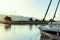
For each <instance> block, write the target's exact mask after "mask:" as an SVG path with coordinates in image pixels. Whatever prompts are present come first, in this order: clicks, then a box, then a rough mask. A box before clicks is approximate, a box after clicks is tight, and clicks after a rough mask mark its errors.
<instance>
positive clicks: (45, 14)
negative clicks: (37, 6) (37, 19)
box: [43, 0, 52, 20]
mask: <svg viewBox="0 0 60 40" xmlns="http://www.w3.org/2000/svg"><path fill="white" fill-rule="evenodd" d="M51 2H52V0H50V3H49V5H48V8H47V11H46V13H45V16H44V18H43V20H45V17H46V15H47V13H48V10H49V8H50V5H51Z"/></svg>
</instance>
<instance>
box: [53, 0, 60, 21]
mask: <svg viewBox="0 0 60 40" xmlns="http://www.w3.org/2000/svg"><path fill="white" fill-rule="evenodd" d="M59 3H60V0H59V1H58V4H57V7H56V10H55V13H54V16H53V20H54V18H55V16H56V12H57V9H58V6H59Z"/></svg>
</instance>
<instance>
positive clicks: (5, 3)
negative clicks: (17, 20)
mask: <svg viewBox="0 0 60 40" xmlns="http://www.w3.org/2000/svg"><path fill="white" fill-rule="evenodd" d="M49 2H50V0H0V14H7V15H22V16H29V17H35V18H38V19H42V18H43V17H44V15H45V12H46V9H47V7H48V4H49ZM57 2H58V0H53V1H52V4H51V7H50V9H49V12H48V14H47V17H46V19H50V18H52V17H53V15H54V11H55V8H56V5H57ZM59 11H60V5H59V9H58V11H57V14H56V19H60V12H59Z"/></svg>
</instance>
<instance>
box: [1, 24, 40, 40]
mask: <svg viewBox="0 0 60 40" xmlns="http://www.w3.org/2000/svg"><path fill="white" fill-rule="evenodd" d="M38 27H39V25H38V26H35V25H32V26H30V25H9V26H7V25H5V24H0V40H40V30H39V29H38Z"/></svg>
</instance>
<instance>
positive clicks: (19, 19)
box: [0, 14, 35, 21]
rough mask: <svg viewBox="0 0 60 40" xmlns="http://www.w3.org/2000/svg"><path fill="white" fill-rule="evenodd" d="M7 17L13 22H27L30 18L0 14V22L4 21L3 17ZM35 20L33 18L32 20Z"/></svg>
mask: <svg viewBox="0 0 60 40" xmlns="http://www.w3.org/2000/svg"><path fill="white" fill-rule="evenodd" d="M5 16H9V17H11V18H12V20H13V21H21V20H22V21H23V20H24V21H28V20H29V18H30V17H24V16H17V15H2V14H0V21H4V17H5ZM33 19H35V18H33Z"/></svg>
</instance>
